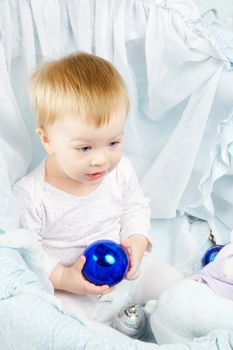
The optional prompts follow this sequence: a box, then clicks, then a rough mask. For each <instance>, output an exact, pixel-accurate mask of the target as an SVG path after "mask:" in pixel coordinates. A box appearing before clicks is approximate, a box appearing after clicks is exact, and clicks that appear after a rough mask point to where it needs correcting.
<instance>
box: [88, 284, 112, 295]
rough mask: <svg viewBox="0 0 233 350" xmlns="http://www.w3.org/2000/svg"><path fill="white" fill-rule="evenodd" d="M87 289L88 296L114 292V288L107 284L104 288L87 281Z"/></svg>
mask: <svg viewBox="0 0 233 350" xmlns="http://www.w3.org/2000/svg"><path fill="white" fill-rule="evenodd" d="M85 289H86V292H87V294H93V295H98V294H106V293H109V292H110V291H111V290H112V288H110V287H109V286H108V285H106V284H105V285H103V286H96V285H95V284H93V283H90V282H88V281H85Z"/></svg>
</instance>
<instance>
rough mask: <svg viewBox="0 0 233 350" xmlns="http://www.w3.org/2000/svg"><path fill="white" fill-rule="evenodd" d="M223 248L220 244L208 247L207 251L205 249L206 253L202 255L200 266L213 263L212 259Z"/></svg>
mask: <svg viewBox="0 0 233 350" xmlns="http://www.w3.org/2000/svg"><path fill="white" fill-rule="evenodd" d="M223 247H224V245H222V244H216V245H214V246H213V247H210V248H209V249H207V251H206V252H205V254H204V256H203V258H202V265H203V266H206V265H207V264H209V263H210V262H212V261H214V259H215V258H216V256H217V254H218V253H219V251H220V250H221V249H222V248H223Z"/></svg>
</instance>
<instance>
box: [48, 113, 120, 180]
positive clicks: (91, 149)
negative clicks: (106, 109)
mask: <svg viewBox="0 0 233 350" xmlns="http://www.w3.org/2000/svg"><path fill="white" fill-rule="evenodd" d="M125 119H126V116H125V113H117V114H115V115H113V117H112V118H111V119H110V121H109V124H107V125H104V126H101V127H99V128H96V127H95V126H92V125H88V124H87V123H86V122H85V121H83V120H81V119H80V118H78V117H77V116H71V115H67V117H64V118H62V119H61V120H58V121H57V122H55V123H54V124H53V125H51V126H50V127H49V128H48V129H47V133H48V138H49V153H50V154H52V157H53V158H54V161H55V163H56V167H57V168H58V169H59V171H60V174H62V175H63V176H65V177H69V178H71V179H73V180H75V181H77V182H79V183H81V184H86V185H88V184H90V185H97V184H98V183H101V182H102V180H103V178H104V177H105V176H106V175H107V174H108V173H109V172H110V171H111V170H112V169H114V168H115V167H116V165H117V164H118V162H119V160H120V159H121V156H122V148H123V132H124V124H125Z"/></svg>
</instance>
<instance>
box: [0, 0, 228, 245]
mask: <svg viewBox="0 0 233 350" xmlns="http://www.w3.org/2000/svg"><path fill="white" fill-rule="evenodd" d="M78 50H82V51H87V52H92V53H94V54H97V55H100V56H102V57H104V58H106V59H108V60H110V61H111V62H113V64H114V65H115V66H116V67H117V68H118V70H119V71H120V72H121V74H122V75H123V77H124V79H125V81H126V83H127V85H128V88H129V93H130V98H131V111H130V116H129V119H128V123H127V128H126V145H125V152H126V153H127V154H128V155H129V156H130V157H131V159H132V161H133V162H134V164H135V167H136V169H137V172H138V175H139V178H140V180H141V183H142V186H143V189H144V191H145V192H146V194H147V195H149V197H150V199H151V206H152V217H153V218H168V219H169V218H174V217H176V215H177V212H179V213H180V214H181V215H183V214H184V213H190V214H192V215H194V216H199V217H201V218H203V219H205V220H208V221H209V223H210V225H211V226H212V227H213V229H214V230H215V231H216V236H217V239H219V240H221V237H220V236H218V233H217V232H218V228H219V227H220V226H221V227H223V226H224V228H226V230H228V231H230V230H231V229H232V228H233V206H232V204H233V203H232V198H233V196H231V195H230V193H231V191H232V184H233V182H232V175H231V164H232V159H231V154H232V153H231V150H230V148H229V145H231V143H232V140H233V133H232V132H231V128H232V119H231V110H232V107H233V89H232V86H233V73H232V71H231V68H232V65H233V36H232V34H231V33H227V32H226V31H224V30H223V29H222V28H221V25H220V24H219V23H218V21H217V19H216V16H215V11H213V10H211V9H209V8H208V7H206V6H205V3H204V1H202V2H200V1H199V2H196V3H195V2H193V1H191V0H179V1H178V0H144V1H143V0H127V1H125V0H60V1H59V0H37V1H33V0H2V1H1V2H0V77H1V78H0V100H1V104H0V135H1V137H0V145H1V148H0V165H1V179H0V199H1V206H0V227H1V228H2V229H3V230H8V229H13V228H15V227H16V226H17V225H18V214H17V209H16V207H17V206H16V204H15V202H14V198H13V197H12V195H11V190H10V188H11V184H12V183H13V182H14V181H15V180H16V179H17V178H19V177H21V176H22V175H23V174H25V173H26V172H27V171H28V170H29V169H31V168H33V167H34V166H35V165H36V164H37V163H38V162H39V161H40V160H41V158H42V157H43V156H44V153H43V150H42V148H41V146H40V144H39V141H38V140H37V138H36V136H35V132H34V129H35V121H34V115H33V112H32V110H31V108H30V103H29V101H28V97H27V80H28V78H29V75H30V74H31V72H32V70H33V68H34V67H35V66H36V65H38V64H39V63H40V62H41V61H42V60H48V59H53V58H58V57H61V56H63V55H66V54H68V53H71V52H74V51H78ZM226 134H227V136H226ZM226 138H227V142H226ZM226 158H227V159H226ZM223 165H224V166H223ZM219 167H221V171H219Z"/></svg>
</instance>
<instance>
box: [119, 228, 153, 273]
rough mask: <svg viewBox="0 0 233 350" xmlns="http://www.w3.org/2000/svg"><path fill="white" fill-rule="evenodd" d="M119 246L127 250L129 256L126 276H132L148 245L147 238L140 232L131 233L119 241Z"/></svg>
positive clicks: (136, 270)
mask: <svg viewBox="0 0 233 350" xmlns="http://www.w3.org/2000/svg"><path fill="white" fill-rule="evenodd" d="M121 246H122V247H123V248H124V249H125V250H126V251H127V254H128V257H129V270H128V272H127V274H126V278H128V279H131V278H134V276H135V275H136V274H137V272H138V269H139V266H140V264H141V261H142V258H143V256H144V252H145V250H146V248H147V246H148V239H147V238H146V237H145V236H143V235H140V234H138V235H132V236H130V237H129V238H128V239H126V240H124V241H121Z"/></svg>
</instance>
